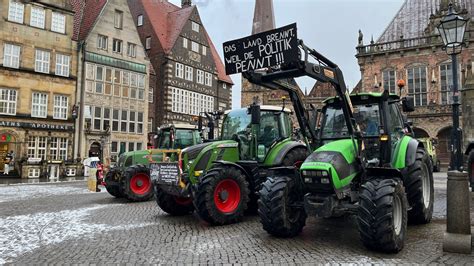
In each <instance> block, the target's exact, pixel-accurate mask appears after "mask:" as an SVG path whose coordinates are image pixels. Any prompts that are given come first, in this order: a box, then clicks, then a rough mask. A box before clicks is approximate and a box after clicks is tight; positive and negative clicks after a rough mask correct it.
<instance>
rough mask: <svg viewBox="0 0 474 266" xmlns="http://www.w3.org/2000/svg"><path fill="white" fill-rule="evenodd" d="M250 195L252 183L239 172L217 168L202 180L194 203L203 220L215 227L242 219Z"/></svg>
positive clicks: (235, 169)
mask: <svg viewBox="0 0 474 266" xmlns="http://www.w3.org/2000/svg"><path fill="white" fill-rule="evenodd" d="M220 167H222V166H220ZM249 194H250V189H249V184H248V182H247V180H246V179H245V175H244V173H242V171H240V169H238V168H236V167H223V168H214V169H211V170H209V172H207V173H206V174H205V175H204V176H203V177H202V179H201V180H200V182H199V184H198V187H197V190H196V192H195V194H194V200H193V203H194V207H195V209H196V212H197V213H198V215H199V217H200V218H201V219H203V220H204V221H206V222H208V223H210V224H212V225H224V224H231V223H236V222H239V221H240V220H241V219H242V217H243V215H244V212H245V210H246V209H247V203H248V201H249Z"/></svg>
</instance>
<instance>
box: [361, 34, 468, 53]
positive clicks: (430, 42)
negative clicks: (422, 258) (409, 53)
mask: <svg viewBox="0 0 474 266" xmlns="http://www.w3.org/2000/svg"><path fill="white" fill-rule="evenodd" d="M473 33H474V30H472V31H466V34H465V35H464V40H465V42H466V43H468V42H469V40H471V37H474V34H473ZM442 45H443V41H442V40H441V36H440V35H428V36H423V37H418V38H410V39H404V38H400V39H399V40H396V41H390V42H382V43H373V44H369V45H362V46H357V47H356V49H357V56H364V55H369V54H377V53H386V52H393V51H396V50H403V49H413V48H422V47H436V46H442Z"/></svg>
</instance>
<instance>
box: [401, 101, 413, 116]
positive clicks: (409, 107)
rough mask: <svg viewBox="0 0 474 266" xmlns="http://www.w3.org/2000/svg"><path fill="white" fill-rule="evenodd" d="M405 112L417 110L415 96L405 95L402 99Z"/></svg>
mask: <svg viewBox="0 0 474 266" xmlns="http://www.w3.org/2000/svg"><path fill="white" fill-rule="evenodd" d="M402 110H403V112H406V113H409V112H414V111H415V99H413V97H405V98H403V99H402Z"/></svg>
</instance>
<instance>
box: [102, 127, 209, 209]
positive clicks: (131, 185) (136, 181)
mask: <svg viewBox="0 0 474 266" xmlns="http://www.w3.org/2000/svg"><path fill="white" fill-rule="evenodd" d="M200 143H202V138H201V135H200V131H199V130H198V128H197V127H196V126H193V125H186V124H175V125H165V126H162V127H160V128H159V130H158V136H157V138H156V146H157V147H158V149H152V150H140V151H130V152H125V153H122V154H121V155H120V157H119V160H118V163H117V166H116V167H113V168H112V169H110V171H109V172H107V174H106V176H105V179H104V183H105V188H106V189H107V192H109V194H111V195H112V196H114V197H117V198H123V197H124V198H127V199H128V200H130V201H146V200H149V199H150V198H152V197H153V186H152V184H151V181H150V175H149V169H148V165H149V164H150V161H161V160H162V155H161V154H160V153H157V152H156V151H157V150H160V149H170V148H174V149H184V148H185V147H189V146H192V145H196V144H200Z"/></svg>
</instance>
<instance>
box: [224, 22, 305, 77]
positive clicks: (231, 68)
mask: <svg viewBox="0 0 474 266" xmlns="http://www.w3.org/2000/svg"><path fill="white" fill-rule="evenodd" d="M297 58H298V39H297V36H296V23H293V24H290V25H287V26H284V27H281V28H278V29H274V30H270V31H265V32H262V33H258V34H254V35H251V36H248V37H245V38H242V39H238V40H233V41H228V42H225V43H224V60H225V72H226V73H227V75H230V74H235V73H242V72H246V71H251V70H256V69H261V68H266V67H272V66H278V65H281V64H283V63H288V62H290V61H293V60H295V59H297Z"/></svg>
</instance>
